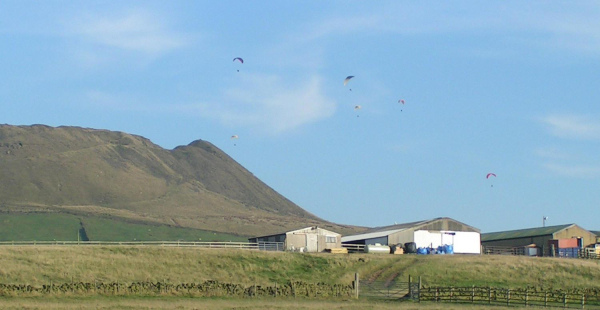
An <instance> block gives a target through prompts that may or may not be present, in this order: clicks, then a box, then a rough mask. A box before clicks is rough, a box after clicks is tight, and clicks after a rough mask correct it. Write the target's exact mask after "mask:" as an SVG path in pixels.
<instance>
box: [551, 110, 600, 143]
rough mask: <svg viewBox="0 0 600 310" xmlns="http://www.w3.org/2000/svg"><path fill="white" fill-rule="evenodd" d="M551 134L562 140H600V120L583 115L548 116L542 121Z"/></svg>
mask: <svg viewBox="0 0 600 310" xmlns="http://www.w3.org/2000/svg"><path fill="white" fill-rule="evenodd" d="M540 121H541V122H542V123H544V124H545V125H546V126H547V128H548V130H549V131H550V133H551V134H552V135H554V136H557V137H560V138H569V139H586V140H598V139H600V120H599V119H593V118H591V117H589V116H581V115H558V114H555V115H548V116H546V117H543V118H541V119H540Z"/></svg>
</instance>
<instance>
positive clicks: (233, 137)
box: [231, 135, 240, 139]
mask: <svg viewBox="0 0 600 310" xmlns="http://www.w3.org/2000/svg"><path fill="white" fill-rule="evenodd" d="M239 138H240V137H238V135H233V136H231V139H239Z"/></svg>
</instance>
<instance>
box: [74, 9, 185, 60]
mask: <svg viewBox="0 0 600 310" xmlns="http://www.w3.org/2000/svg"><path fill="white" fill-rule="evenodd" d="M68 35H75V36H77V37H79V38H80V39H82V40H84V41H85V42H88V43H90V44H92V45H95V46H97V47H104V48H114V49H118V50H123V51H132V52H138V53H142V54H145V55H150V56H159V55H162V54H164V53H167V52H170V51H173V50H175V49H178V48H181V47H183V46H185V45H186V44H187V43H188V40H189V39H188V37H187V36H186V35H184V34H181V33H178V32H176V31H173V30H171V29H169V27H168V25H167V22H166V20H165V19H163V18H161V16H158V15H156V14H153V13H150V12H148V11H144V10H133V11H130V12H128V13H126V14H120V15H114V16H110V17H107V16H96V15H87V16H85V18H84V19H78V20H77V21H75V22H73V23H72V24H70V25H69V26H68Z"/></svg>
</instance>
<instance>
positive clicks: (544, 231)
mask: <svg viewBox="0 0 600 310" xmlns="http://www.w3.org/2000/svg"><path fill="white" fill-rule="evenodd" d="M573 225H575V224H565V225H556V226H547V227H536V228H527V229H517V230H508V231H498V232H491V233H485V234H481V241H482V242H485V241H495V240H505V239H518V238H527V237H537V236H546V235H552V234H555V233H557V232H559V231H561V230H563V229H565V228H567V227H570V226H573Z"/></svg>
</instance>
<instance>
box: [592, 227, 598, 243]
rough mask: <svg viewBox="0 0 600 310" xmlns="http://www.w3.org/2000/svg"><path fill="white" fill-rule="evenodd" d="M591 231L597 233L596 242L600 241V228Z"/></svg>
mask: <svg viewBox="0 0 600 310" xmlns="http://www.w3.org/2000/svg"><path fill="white" fill-rule="evenodd" d="M590 232H591V233H592V234H594V235H596V243H600V230H590Z"/></svg>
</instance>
